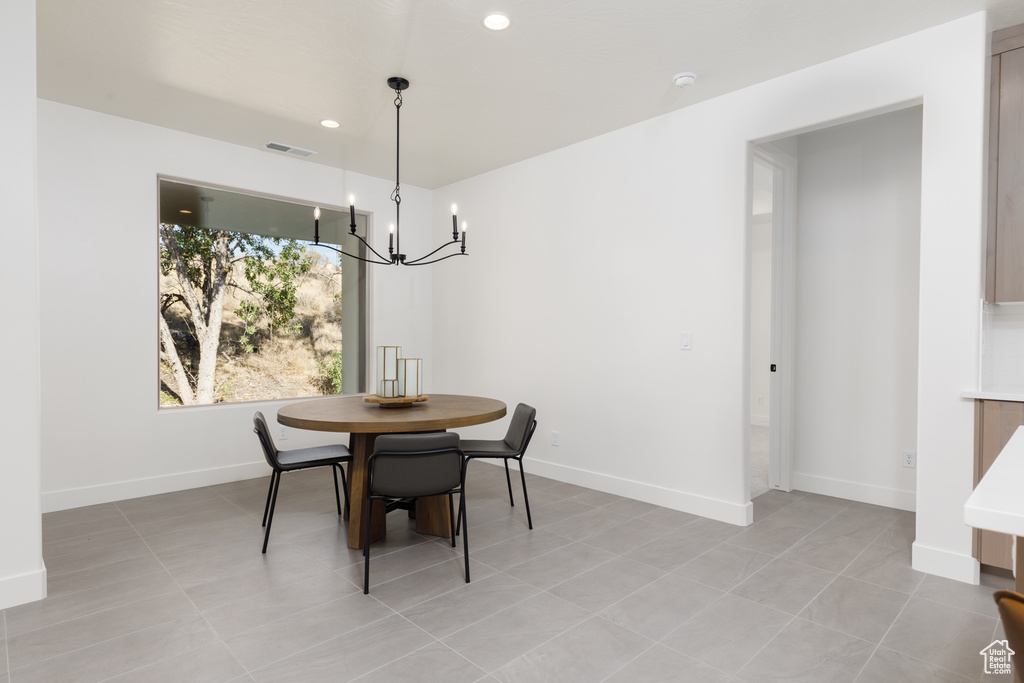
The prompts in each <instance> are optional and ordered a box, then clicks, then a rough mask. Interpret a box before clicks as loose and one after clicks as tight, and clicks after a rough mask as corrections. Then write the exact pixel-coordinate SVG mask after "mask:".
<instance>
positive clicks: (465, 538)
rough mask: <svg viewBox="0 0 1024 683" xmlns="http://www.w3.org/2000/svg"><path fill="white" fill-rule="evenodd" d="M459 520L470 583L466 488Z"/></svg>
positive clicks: (460, 503) (460, 497)
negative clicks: (461, 527)
mask: <svg viewBox="0 0 1024 683" xmlns="http://www.w3.org/2000/svg"><path fill="white" fill-rule="evenodd" d="M459 518H460V519H461V520H462V526H463V529H462V556H463V558H465V561H466V583H469V527H468V526H467V525H466V486H465V484H463V486H462V494H461V495H460V496H459Z"/></svg>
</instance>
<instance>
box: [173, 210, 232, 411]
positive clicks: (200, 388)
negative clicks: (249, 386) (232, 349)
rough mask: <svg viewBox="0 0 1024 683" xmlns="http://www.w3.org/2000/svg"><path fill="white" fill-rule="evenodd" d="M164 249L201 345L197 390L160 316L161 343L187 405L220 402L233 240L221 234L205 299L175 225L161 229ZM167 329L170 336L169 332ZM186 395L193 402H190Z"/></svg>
mask: <svg viewBox="0 0 1024 683" xmlns="http://www.w3.org/2000/svg"><path fill="white" fill-rule="evenodd" d="M160 234H161V236H162V238H163V242H164V248H165V249H167V253H168V256H169V257H170V260H171V264H172V265H173V267H174V272H175V275H177V278H178V282H179V284H180V285H181V288H182V292H183V298H184V300H185V305H186V307H187V308H188V312H189V317H191V319H192V324H193V327H194V328H195V335H196V341H198V342H199V372H198V373H197V375H196V381H195V389H193V388H192V385H191V382H190V381H189V378H188V374H187V373H186V372H185V370H184V367H183V366H182V364H181V360H180V359H179V357H178V351H177V349H176V348H175V346H174V339H173V337H172V336H171V333H170V328H169V327H168V326H167V321H166V320H165V319H164V318H163V316H162V315H161V317H160V341H161V344H162V345H163V347H164V353H165V355H166V360H167V362H168V364H169V365H170V366H171V372H172V373H174V379H175V382H176V383H177V384H178V395H179V396H180V397H181V400H182V403H184V404H186V405H191V404H197V405H203V404H209V403H213V402H214V400H215V399H216V391H217V383H216V379H215V375H216V371H217V353H218V351H219V349H220V328H221V325H222V323H223V320H224V296H225V294H226V292H227V282H228V276H229V275H230V273H231V259H230V256H231V252H230V246H229V244H230V238H229V236H228V235H227V234H226V233H219V234H218V235H217V237H216V238H215V240H214V244H213V254H212V257H211V262H210V263H209V264H207V265H206V268H205V270H206V273H207V277H206V281H205V283H203V291H202V296H201V297H200V295H199V294H197V293H196V291H195V289H194V288H193V286H192V282H191V281H190V280H189V278H188V269H187V266H186V264H185V259H184V257H183V256H182V253H181V248H180V246H179V245H178V242H177V240H176V239H175V237H174V229H173V228H172V227H171V226H164V225H161V226H160ZM165 330H166V333H165ZM186 396H187V397H189V399H190V400H187V399H186Z"/></svg>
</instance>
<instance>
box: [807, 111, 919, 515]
mask: <svg viewBox="0 0 1024 683" xmlns="http://www.w3.org/2000/svg"><path fill="white" fill-rule="evenodd" d="M798 149H799V155H798V159H799V166H798V168H799V171H798V188H797V229H796V272H797V276H796V282H797V287H796V339H795V345H796V346H795V350H796V364H795V369H794V370H795V389H794V401H793V420H794V430H793V443H794V447H793V460H792V472H793V475H792V476H793V486H794V487H795V488H797V489H799V490H802V491H811V492H814V493H822V494H826V495H832V496H839V497H842V498H848V499H853V500H859V501H863V502H867V503H874V504H878V505H887V506H890V507H899V508H903V509H907V510H913V509H914V488H915V483H914V471H913V470H911V469H907V468H904V467H903V466H902V463H901V460H900V457H901V455H902V453H903V450H904V449H909V450H916V442H917V319H918V310H917V294H918V293H917V288H918V281H919V277H920V276H919V271H920V268H919V251H920V220H921V108H920V107H912V108H909V109H904V110H901V111H898V112H894V113H891V114H886V115H884V116H878V117H874V118H870V119H866V120H864V121H858V122H856V123H848V124H846V125H842V126H837V127H834V128H827V129H825V130H820V131H817V132H814V133H808V134H806V135H801V136H800V138H799V145H798Z"/></svg>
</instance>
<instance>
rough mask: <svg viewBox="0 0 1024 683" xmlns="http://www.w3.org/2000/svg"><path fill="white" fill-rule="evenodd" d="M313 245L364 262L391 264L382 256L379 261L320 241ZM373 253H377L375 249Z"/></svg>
mask: <svg viewBox="0 0 1024 683" xmlns="http://www.w3.org/2000/svg"><path fill="white" fill-rule="evenodd" d="M315 246H317V247H323V248H324V249H330V250H331V251H333V252H336V253H338V254H341V255H342V256H348V257H349V258H354V259H355V260H357V261H362V262H364V263H376V264H378V265H382V266H383V265H391V261H388V260H384V259H383V258H381V259H380V260H379V261H378V260H374V259H368V258H363V257H362V256H356V255H355V254H350V253H348V252H347V251H342V250H341V249H338V248H337V247H332V246H331V245H329V244H322V243H321V244H317V245H315ZM371 251H373V250H372V249H371ZM373 253H374V254H377V252H375V251H374V252H373ZM377 256H380V254H377Z"/></svg>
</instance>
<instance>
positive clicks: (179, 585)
mask: <svg viewBox="0 0 1024 683" xmlns="http://www.w3.org/2000/svg"><path fill="white" fill-rule="evenodd" d="M217 495H220V494H217ZM222 497H223V496H222ZM229 502H230V501H229ZM114 505H115V506H116V507H117V511H118V512H120V513H121V516H122V517H124V520H125V521H126V522H128V525H129V526H130V527H131V528H132V531H134V532H135V533H136V534H138V535H139V538H140V539H141V540H142V542H143V543H144V544H145V545H146V549H147V550H149V552H150V553H152V555H153V559H155V560H156V561H157V562H159V563H160V566H161V567H163V570H164V571H165V572H167V575H168V576H169V577H171V581H173V582H174V585H175V586H177V588H178V590H179V591H181V595H182V596H183V597H184V598H185V599H186V600H188V601H189V603H190V604H191V605H192V607H193V609H195V611H196V613H197V614H198V615H199V617H200V618H201V619H202V620H203V623H205V624H206V627H207V628H209V629H210V632H211V633H213V635H214V637H216V639H217V642H219V643H220V644H221V645H222V646H223V647H224V649H225V650H226V651H227V652H228V654H230V655H231V657H232V658H233V659H234V660H235V662H237V663H238V666H240V667H242V671H244V672H246V673H247V674H248V673H250V672H249V669H247V668H246V667H245V665H244V664H242V662H241V661H239V659H238V657H237V656H235V653H234V652H233V651H232V650H231V648H229V647H228V645H227V643H225V642H224V639H223V638H221V635H220V633H218V632H217V629H215V628H214V627H213V625H212V624H211V623H210V621H209V620H208V619H207V618H206V615H205V614H203V611H202V610H201V609H199V606H198V605H196V603H195V601H194V600H193V599H192V596H190V595H189V594H188V593H187V592H186V591H185V589H184V588H182V586H181V584H180V583H179V582H178V579H177V578H176V577H175V576H174V574H172V573H171V570H169V569H168V568H167V565H165V564H164V561H163V560H161V559H160V557H159V556H158V555H157V554H156V552H155V551H154V550H153V548H152V547H150V545H149V541H147V540H146V539H145V538H143V537H142V534H139V531H138V529H136V528H135V525H134V524H132V522H131V520H130V519H128V515H126V514H124V510H122V509H121V506H120V505H118V504H117V502H116V501H115V502H114ZM172 621H177V620H172ZM164 623H168V622H164ZM142 630H145V629H142ZM135 632H136V633H137V632H138V631H135ZM191 651H192V650H190V649H186V650H184V651H183V652H180V653H178V654H179V655H180V654H184V653H187V652H191ZM171 656H176V655H171ZM170 658H171V657H164V658H163V659H157V660H156V661H153V662H149V664H146V665H144V666H141V667H136V668H134V669H131V670H129V671H122V672H121V673H119V674H117V675H116V676H112V677H110V678H116V677H117V676H122V675H124V674H127V673H131V672H132V671H139V670H140V669H144V668H145V667H146V666H151V665H153V664H156V663H158V662H162V661H164V660H167V659H170ZM106 680H109V678H108V679H106Z"/></svg>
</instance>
